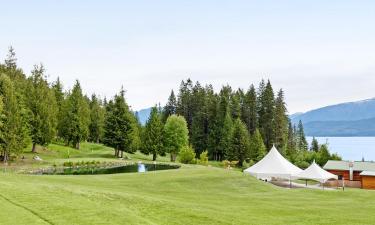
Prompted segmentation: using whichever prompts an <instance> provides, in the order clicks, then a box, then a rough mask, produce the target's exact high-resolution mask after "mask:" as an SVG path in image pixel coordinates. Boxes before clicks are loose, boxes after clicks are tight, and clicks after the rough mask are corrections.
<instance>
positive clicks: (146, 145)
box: [142, 107, 165, 161]
mask: <svg viewBox="0 0 375 225" xmlns="http://www.w3.org/2000/svg"><path fill="white" fill-rule="evenodd" d="M163 129H164V127H163V123H162V121H161V115H160V114H159V112H158V109H157V108H156V107H153V108H152V109H151V114H150V117H149V119H148V121H147V123H146V126H145V130H144V133H143V135H142V140H143V141H142V152H143V153H145V154H152V160H153V161H155V160H156V157H157V155H163V154H164V153H165V152H164V148H163Z"/></svg>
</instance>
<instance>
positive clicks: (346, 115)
mask: <svg viewBox="0 0 375 225" xmlns="http://www.w3.org/2000/svg"><path fill="white" fill-rule="evenodd" d="M290 118H291V120H292V122H293V123H295V124H296V123H298V121H299V120H301V121H302V122H303V124H304V128H305V133H306V135H308V136H375V98H373V99H368V100H362V101H357V102H347V103H342V104H337V105H332V106H326V107H323V108H319V109H315V110H311V111H308V112H306V113H302V114H301V113H298V114H293V115H291V116H290Z"/></svg>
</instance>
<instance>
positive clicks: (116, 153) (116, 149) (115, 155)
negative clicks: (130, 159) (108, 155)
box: [115, 148, 118, 157]
mask: <svg viewBox="0 0 375 225" xmlns="http://www.w3.org/2000/svg"><path fill="white" fill-rule="evenodd" d="M117 151H118V150H117V148H115V157H116V156H117Z"/></svg>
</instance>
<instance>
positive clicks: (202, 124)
mask: <svg viewBox="0 0 375 225" xmlns="http://www.w3.org/2000/svg"><path fill="white" fill-rule="evenodd" d="M192 99H193V100H194V101H193V103H192V104H191V105H192V110H193V113H192V116H193V120H192V125H191V133H190V143H191V144H192V146H193V147H194V149H195V151H196V155H197V156H199V155H200V154H201V153H202V152H203V151H205V150H206V149H207V138H208V131H207V129H208V128H207V127H208V118H207V94H206V89H205V88H203V87H202V86H201V85H200V83H199V82H197V83H196V84H195V86H194V87H193V91H192Z"/></svg>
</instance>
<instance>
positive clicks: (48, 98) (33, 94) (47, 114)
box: [27, 65, 58, 152]
mask: <svg viewBox="0 0 375 225" xmlns="http://www.w3.org/2000/svg"><path fill="white" fill-rule="evenodd" d="M29 81H30V88H29V94H28V101H27V103H28V108H29V110H30V112H31V116H30V122H29V124H30V134H31V139H32V143H33V146H32V152H35V151H36V148H35V147H36V145H37V144H38V145H42V146H45V145H47V144H49V143H50V142H51V141H52V139H53V138H54V137H55V134H56V126H57V110H58V109H57V104H56V99H55V96H54V93H53V91H52V90H51V89H50V88H49V86H48V83H47V81H46V80H45V79H44V67H43V65H40V66H37V65H35V66H34V69H33V71H32V72H31V77H30V78H29Z"/></svg>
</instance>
